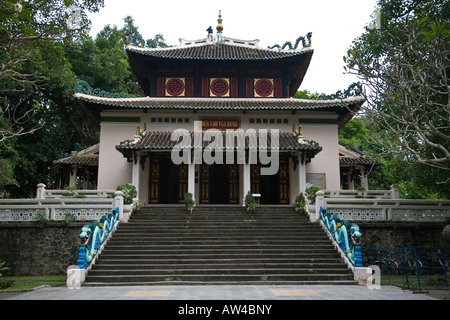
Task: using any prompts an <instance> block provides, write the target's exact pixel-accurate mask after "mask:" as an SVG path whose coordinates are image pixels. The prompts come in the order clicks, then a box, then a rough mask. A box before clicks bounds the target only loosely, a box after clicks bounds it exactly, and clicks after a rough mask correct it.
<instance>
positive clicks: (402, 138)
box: [344, 0, 450, 197]
mask: <svg viewBox="0 0 450 320" xmlns="http://www.w3.org/2000/svg"><path fill="white" fill-rule="evenodd" d="M449 16H450V6H449V3H448V0H438V1H430V0H427V1H400V0H389V1H388V0H379V1H378V13H377V14H376V17H374V19H376V20H377V21H374V23H372V24H371V26H370V27H368V28H367V29H366V32H365V33H363V34H362V35H361V36H360V37H359V38H357V39H356V40H355V41H354V42H353V44H352V46H351V48H350V50H349V52H348V54H347V56H346V57H344V60H345V62H346V69H347V70H348V71H349V72H350V73H353V74H356V75H357V76H358V77H359V78H360V80H361V82H362V83H363V85H364V86H365V89H366V90H365V97H366V99H367V104H366V105H364V106H363V108H362V109H361V111H360V113H359V115H360V116H361V117H362V118H365V119H366V120H367V123H368V126H369V127H370V130H369V133H370V134H369V135H368V137H367V139H368V140H370V144H371V146H372V147H374V148H375V147H376V148H377V151H376V152H377V153H378V154H379V155H381V156H382V157H383V158H385V159H386V160H387V161H394V162H397V163H401V164H402V165H403V167H404V168H407V169H408V171H409V172H412V173H410V174H408V175H403V180H402V181H405V186H406V185H409V187H408V188H411V186H412V185H420V186H423V183H424V182H425V183H427V185H426V186H423V187H426V189H427V190H430V191H427V192H425V193H426V194H428V195H432V194H435V195H439V196H438V197H440V196H445V195H447V196H448V191H446V189H448V187H447V186H448V183H449V182H450V123H449V118H450V109H449V108H450V107H449V106H450V100H449V92H450V89H449V88H450V86H449V82H448V79H449V75H448V71H449V65H450V64H449V51H448V48H449V44H450V42H449V40H450V38H449V35H450V29H449V28H448V17H449ZM390 163H391V165H392V162H390ZM393 167H396V166H393ZM397 169H398V170H401V168H399V167H397ZM391 174H393V172H391ZM407 178H409V179H410V180H407ZM406 181H409V182H411V183H406ZM436 182H437V184H436ZM416 194H418V193H417V192H416Z"/></svg>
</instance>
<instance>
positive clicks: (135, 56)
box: [75, 15, 364, 206]
mask: <svg viewBox="0 0 450 320" xmlns="http://www.w3.org/2000/svg"><path fill="white" fill-rule="evenodd" d="M218 22H219V24H218V26H217V32H216V35H215V36H214V35H210V34H208V35H207V37H206V38H204V39H199V40H193V41H188V40H184V39H180V43H179V45H178V46H173V47H169V46H167V45H165V44H162V45H156V44H154V43H153V42H151V41H149V42H148V43H144V41H142V39H141V38H139V37H136V38H134V39H131V38H130V39H129V41H128V42H129V43H128V45H127V47H126V52H127V54H128V57H129V62H130V65H131V67H132V69H133V71H134V73H135V74H136V77H137V79H138V81H139V84H140V86H141V87H142V90H143V92H144V93H145V95H146V96H145V97H132V96H126V95H119V94H111V93H108V92H103V91H100V90H94V89H92V88H91V87H90V86H89V85H88V84H87V83H85V82H83V81H78V82H77V86H76V94H75V97H76V99H77V100H78V101H79V103H80V105H81V107H82V108H83V109H84V110H85V111H86V112H87V113H88V115H89V116H90V117H92V118H93V119H94V120H95V121H97V123H98V124H99V125H100V142H99V144H98V146H97V147H96V148H98V149H95V152H94V153H95V156H96V157H97V161H98V176H97V179H96V185H97V188H99V189H115V188H116V186H117V185H120V184H123V183H131V184H133V185H135V186H136V187H137V189H138V194H139V195H138V197H139V200H140V201H141V203H143V204H145V205H149V206H151V205H152V204H176V203H182V202H183V199H184V195H185V194H186V192H191V193H192V194H193V196H194V199H195V202H196V204H197V205H201V204H230V205H242V204H243V199H244V197H245V195H246V194H247V192H248V191H251V192H252V193H254V194H259V195H260V203H261V204H280V205H281V204H292V203H293V201H294V200H295V197H296V195H297V194H298V193H300V192H302V191H304V190H305V188H306V186H307V185H308V184H314V185H316V186H318V187H320V188H323V189H340V188H341V180H342V177H341V166H340V154H341V158H342V150H341V148H340V146H339V144H338V130H339V128H341V127H342V126H344V125H345V124H346V122H347V121H349V120H350V119H351V117H352V115H353V112H356V111H357V110H358V109H359V108H360V106H361V104H362V103H363V102H364V99H363V98H362V97H361V96H359V91H358V90H360V88H359V86H357V85H355V86H351V88H349V89H348V90H346V91H345V92H344V93H340V92H339V93H338V94H336V95H332V96H327V97H320V99H317V100H312V99H295V98H293V95H294V94H295V93H296V92H297V91H298V90H299V87H300V85H301V83H302V81H303V79H304V77H305V76H306V72H307V70H308V66H309V64H310V61H311V58H312V56H313V53H314V50H313V49H312V46H311V37H312V35H311V33H309V34H307V35H306V36H305V37H299V38H298V39H297V41H296V43H294V45H292V44H291V43H286V44H285V45H284V46H283V47H280V46H274V47H272V48H262V47H260V46H259V40H251V41H248V40H239V39H233V38H228V37H226V36H224V35H223V26H222V23H221V22H222V18H221V16H220V15H219V20H218ZM320 76H323V75H320ZM330 76H332V75H330ZM97 152H98V154H97Z"/></svg>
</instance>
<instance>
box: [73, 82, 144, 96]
mask: <svg viewBox="0 0 450 320" xmlns="http://www.w3.org/2000/svg"><path fill="white" fill-rule="evenodd" d="M75 92H77V93H84V94H87V95H91V96H94V97H103V98H115V99H120V98H137V96H135V95H132V94H127V93H111V92H108V91H105V90H101V89H99V88H95V89H92V87H91V86H90V85H89V83H87V82H86V81H83V80H79V79H77V82H76V83H75Z"/></svg>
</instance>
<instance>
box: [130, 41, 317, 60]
mask: <svg viewBox="0 0 450 320" xmlns="http://www.w3.org/2000/svg"><path fill="white" fill-rule="evenodd" d="M126 50H127V51H129V52H134V53H138V54H142V55H147V56H151V57H155V58H163V59H191V60H256V61H257V60H275V59H285V58H289V57H295V56H300V55H304V54H307V53H309V54H311V53H312V52H313V51H314V50H313V49H311V48H304V49H302V50H278V49H261V48H258V47H255V46H250V45H248V44H247V45H246V44H245V42H244V44H240V43H235V42H233V43H227V42H224V43H208V42H203V41H202V42H200V43H199V44H198V43H197V44H193V45H183V46H179V47H168V48H141V47H137V46H131V45H128V46H127V47H126Z"/></svg>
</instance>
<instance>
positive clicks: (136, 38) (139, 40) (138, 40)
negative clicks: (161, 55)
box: [127, 35, 170, 48]
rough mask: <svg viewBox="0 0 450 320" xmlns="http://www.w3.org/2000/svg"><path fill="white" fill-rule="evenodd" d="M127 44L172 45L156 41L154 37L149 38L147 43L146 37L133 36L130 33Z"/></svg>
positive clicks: (160, 46)
mask: <svg viewBox="0 0 450 320" xmlns="http://www.w3.org/2000/svg"><path fill="white" fill-rule="evenodd" d="M127 45H129V46H133V47H138V48H169V47H170V46H169V45H168V44H166V43H165V42H160V43H156V42H155V41H153V40H152V39H150V40H148V41H147V43H145V41H144V39H142V37H141V36H134V37H133V36H132V35H128V37H127Z"/></svg>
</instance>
